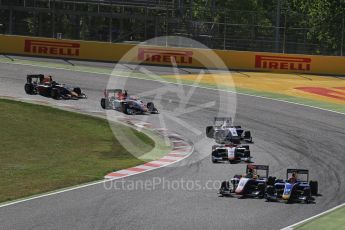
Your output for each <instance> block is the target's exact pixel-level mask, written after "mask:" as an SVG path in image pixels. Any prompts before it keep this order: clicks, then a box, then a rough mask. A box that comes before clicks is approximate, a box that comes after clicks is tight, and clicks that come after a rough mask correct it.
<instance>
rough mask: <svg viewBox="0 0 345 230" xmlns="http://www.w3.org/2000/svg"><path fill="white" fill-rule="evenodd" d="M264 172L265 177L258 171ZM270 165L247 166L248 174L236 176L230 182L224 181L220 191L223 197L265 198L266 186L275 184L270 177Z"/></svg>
mask: <svg viewBox="0 0 345 230" xmlns="http://www.w3.org/2000/svg"><path fill="white" fill-rule="evenodd" d="M259 170H261V171H264V175H263V176H261V175H259V174H258V171H259ZM268 174H269V166H268V165H247V168H246V174H245V175H243V176H241V175H235V176H234V177H233V178H232V179H231V180H230V181H223V182H222V183H221V187H220V189H219V194H220V195H221V196H233V197H238V198H247V197H251V198H260V199H262V198H264V197H265V191H266V186H268V185H270V184H271V185H272V184H273V183H274V179H275V178H273V177H269V176H268Z"/></svg>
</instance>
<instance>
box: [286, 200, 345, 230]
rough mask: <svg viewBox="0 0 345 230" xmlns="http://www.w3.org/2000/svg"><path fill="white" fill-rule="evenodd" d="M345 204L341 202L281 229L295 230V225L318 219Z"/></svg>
mask: <svg viewBox="0 0 345 230" xmlns="http://www.w3.org/2000/svg"><path fill="white" fill-rule="evenodd" d="M344 206H345V203H343V204H341V205H338V206H335V207H334V208H331V209H328V210H326V211H324V212H321V213H319V214H317V215H315V216H312V217H309V218H307V219H305V220H302V221H300V222H297V223H295V224H293V225H290V226H287V227H285V228H282V229H281V230H293V229H294V228H295V227H297V226H298V225H301V224H304V223H306V222H309V221H311V220H313V219H316V218H318V217H320V216H323V215H325V214H327V213H330V212H333V211H334V210H336V209H338V208H341V207H344Z"/></svg>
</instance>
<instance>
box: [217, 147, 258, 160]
mask: <svg viewBox="0 0 345 230" xmlns="http://www.w3.org/2000/svg"><path fill="white" fill-rule="evenodd" d="M211 159H212V162H213V163H218V162H229V163H230V164H234V163H238V162H246V163H251V162H252V157H251V156H250V150H249V145H214V146H212V154H211Z"/></svg>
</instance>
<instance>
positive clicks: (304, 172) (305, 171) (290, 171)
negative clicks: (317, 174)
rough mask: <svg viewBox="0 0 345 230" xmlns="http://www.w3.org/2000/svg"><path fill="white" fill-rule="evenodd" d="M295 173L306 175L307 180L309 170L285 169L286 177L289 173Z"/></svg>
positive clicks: (287, 177)
mask: <svg viewBox="0 0 345 230" xmlns="http://www.w3.org/2000/svg"><path fill="white" fill-rule="evenodd" d="M292 173H296V174H297V175H303V174H304V175H307V181H309V170H308V169H287V170H286V179H289V174H292Z"/></svg>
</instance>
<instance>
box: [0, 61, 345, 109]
mask: <svg viewBox="0 0 345 230" xmlns="http://www.w3.org/2000/svg"><path fill="white" fill-rule="evenodd" d="M0 62H1V63H6V64H12V65H25V66H33V67H40V68H48V69H61V70H65V71H72V72H84V73H94V74H99V75H106V76H115V77H121V78H133V79H140V80H144V81H155V82H160V83H168V84H173V85H182V86H189V87H196V88H200V89H208V90H214V91H221V92H229V93H234V94H239V95H245V96H250V97H256V98H262V99H266V100H271V101H279V102H284V103H289V104H293V105H299V106H304V107H309V108H313V109H319V110H323V111H327V112H331V113H336V114H340V115H345V113H342V112H338V111H334V110H330V109H324V108H320V107H317V106H312V105H306V104H301V103H298V102H292V101H286V100H282V99H275V98H270V97H265V96H259V95H254V94H248V93H240V92H236V91H232V90H224V89H215V88H211V87H206V86H197V85H193V86H192V85H188V84H184V83H176V82H169V81H161V80H155V79H146V78H141V77H134V76H121V75H116V74H115V75H112V73H108V74H107V73H101V72H97V71H88V70H73V69H68V68H64V67H52V66H41V65H35V64H26V63H11V62H4V61H2V60H0ZM91 68H92V67H91ZM93 68H95V67H93Z"/></svg>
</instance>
